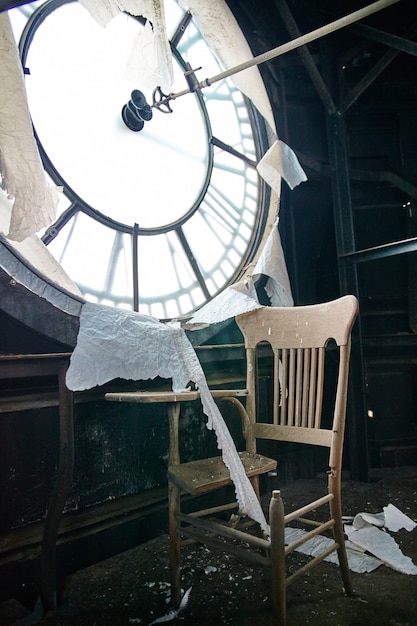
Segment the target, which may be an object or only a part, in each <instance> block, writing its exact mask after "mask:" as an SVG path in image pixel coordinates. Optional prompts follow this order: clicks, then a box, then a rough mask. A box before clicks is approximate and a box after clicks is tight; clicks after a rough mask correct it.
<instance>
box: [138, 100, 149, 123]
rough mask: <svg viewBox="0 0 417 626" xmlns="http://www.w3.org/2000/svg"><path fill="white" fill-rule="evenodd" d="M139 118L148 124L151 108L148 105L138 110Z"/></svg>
mask: <svg viewBox="0 0 417 626" xmlns="http://www.w3.org/2000/svg"><path fill="white" fill-rule="evenodd" d="M138 114H139V116H140V117H141V118H142V119H143V120H144V121H145V122H149V120H151V119H152V107H151V105H150V104H145V106H144V107H143V108H142V109H138Z"/></svg>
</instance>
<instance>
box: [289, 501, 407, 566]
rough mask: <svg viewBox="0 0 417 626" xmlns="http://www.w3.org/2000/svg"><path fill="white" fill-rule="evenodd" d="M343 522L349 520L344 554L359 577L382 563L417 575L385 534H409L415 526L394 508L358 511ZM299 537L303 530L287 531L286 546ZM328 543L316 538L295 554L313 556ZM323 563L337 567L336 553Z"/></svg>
mask: <svg viewBox="0 0 417 626" xmlns="http://www.w3.org/2000/svg"><path fill="white" fill-rule="evenodd" d="M344 519H345V520H346V519H349V520H350V521H352V523H351V524H345V527H344V529H345V533H346V535H347V537H348V541H347V542H346V552H347V557H348V562H349V567H350V569H351V570H352V571H354V572H357V573H360V574H363V573H365V572H372V571H373V570H375V569H376V568H378V567H379V566H380V565H382V564H385V565H388V566H389V567H391V568H392V569H394V570H395V571H397V572H400V573H402V574H411V575H416V574H417V566H416V565H414V563H413V562H412V560H411V559H410V558H409V557H408V556H405V555H404V554H403V553H402V551H401V550H400V548H399V546H398V545H397V543H396V542H395V540H394V538H393V537H392V536H391V535H390V534H389V533H388V532H387V531H391V532H396V531H398V530H401V529H406V530H408V531H409V532H410V531H412V530H414V528H415V527H416V525H417V524H416V523H415V522H414V521H413V520H412V519H410V518H409V517H408V516H407V515H405V514H404V513H402V511H400V510H399V509H398V508H397V507H396V506H394V505H393V504H389V505H388V506H386V507H384V510H383V512H381V513H367V512H362V513H358V514H357V515H355V516H354V517H350V518H344ZM302 534H305V531H303V530H301V529H298V528H287V529H286V533H285V540H286V543H291V542H292V541H295V540H296V539H297V538H298V537H299V536H301V535H302ZM331 543H332V540H331V539H328V538H327V537H323V536H321V535H319V536H318V537H314V538H313V539H310V540H309V541H307V542H306V543H305V544H304V545H302V546H301V547H300V548H298V550H297V551H298V552H301V553H303V554H306V555H308V556H312V557H314V556H316V555H317V554H319V553H320V552H322V551H323V550H324V549H325V548H326V547H328V546H330V545H331ZM325 561H328V562H330V563H336V564H337V563H338V557H337V554H336V553H335V552H333V553H332V554H330V555H329V556H328V557H327V558H326V559H325Z"/></svg>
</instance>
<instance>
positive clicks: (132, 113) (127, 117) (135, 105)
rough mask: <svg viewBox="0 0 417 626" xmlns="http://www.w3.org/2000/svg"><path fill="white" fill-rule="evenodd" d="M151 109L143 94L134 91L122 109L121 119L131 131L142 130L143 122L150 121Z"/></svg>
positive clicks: (137, 90)
mask: <svg viewBox="0 0 417 626" xmlns="http://www.w3.org/2000/svg"><path fill="white" fill-rule="evenodd" d="M152 115H153V114H152V107H151V106H150V105H149V104H148V103H147V102H146V98H145V96H144V94H143V93H142V92H141V91H139V89H134V90H133V91H132V93H131V94H130V100H129V102H128V103H127V104H125V105H124V107H123V109H122V119H123V121H124V123H125V124H126V126H127V127H128V128H129V129H130V130H133V131H136V132H137V131H139V130H142V128H143V126H144V122H149V120H151V119H152Z"/></svg>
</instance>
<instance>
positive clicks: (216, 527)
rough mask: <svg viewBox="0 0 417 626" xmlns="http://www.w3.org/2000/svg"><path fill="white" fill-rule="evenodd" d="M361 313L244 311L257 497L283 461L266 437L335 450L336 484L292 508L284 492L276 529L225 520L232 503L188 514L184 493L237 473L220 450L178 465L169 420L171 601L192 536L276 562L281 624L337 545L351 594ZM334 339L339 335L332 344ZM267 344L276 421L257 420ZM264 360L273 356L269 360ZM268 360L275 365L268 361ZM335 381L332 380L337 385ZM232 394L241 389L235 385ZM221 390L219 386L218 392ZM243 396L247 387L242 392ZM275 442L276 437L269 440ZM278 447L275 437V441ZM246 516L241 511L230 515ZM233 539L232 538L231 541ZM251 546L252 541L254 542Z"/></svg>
mask: <svg viewBox="0 0 417 626" xmlns="http://www.w3.org/2000/svg"><path fill="white" fill-rule="evenodd" d="M357 310H358V303H357V300H356V298H355V297H354V296H344V297H341V298H339V299H337V300H334V301H332V302H327V303H323V304H316V305H310V306H298V307H288V308H280V307H279V308H278V307H263V308H261V309H258V310H256V311H253V312H250V313H245V314H242V315H240V316H238V317H237V318H236V321H237V324H238V326H239V328H240V329H241V331H242V334H243V336H244V339H245V348H246V357H247V383H246V384H247V389H246V402H245V404H246V407H245V408H243V404H242V403H241V400H237V399H235V398H234V399H233V400H234V402H235V403H239V405H240V407H241V413H242V417H243V426H244V434H245V440H246V452H245V453H244V454H243V460H244V463H245V464H246V469H248V468H251V471H248V475H251V481H252V484H253V486H254V488H255V491H256V493H257V494H258V497H259V488H258V479H259V475H260V474H264V473H266V472H269V471H271V469H273V468H274V467H275V465H276V462H275V460H274V459H273V458H269V457H264V456H261V455H256V445H257V441H258V442H259V440H265V439H266V440H272V441H274V442H275V441H278V442H279V441H281V442H282V441H283V442H292V443H293V444H307V445H308V446H319V447H320V448H321V449H324V450H325V449H327V450H328V454H327V453H326V468H325V469H326V470H327V472H328V489H327V492H326V493H324V494H323V496H322V497H320V498H318V499H316V500H314V501H313V502H307V503H306V504H305V506H302V507H301V508H299V509H298V510H296V511H292V512H289V513H286V512H285V511H284V504H283V501H282V498H281V495H280V492H279V491H278V490H274V491H273V493H272V497H271V500H270V505H269V525H270V535H269V536H265V534H264V536H262V533H261V532H257V531H256V527H254V526H253V525H250V524H248V523H247V521H248V520H245V523H244V524H243V527H241V526H240V524H239V523H238V524H234V523H232V522H230V521H229V522H227V521H225V520H224V519H218V514H219V512H224V511H225V510H229V509H230V510H232V509H231V507H232V506H236V504H235V503H232V504H231V505H219V506H217V507H216V506H212V507H210V508H206V509H205V510H202V511H195V512H194V511H193V512H191V513H184V512H183V511H182V510H181V502H182V497H181V494H182V493H185V494H189V495H194V496H195V495H200V494H202V493H208V492H212V491H213V490H215V489H219V488H220V487H224V486H225V485H226V484H230V476H229V473H228V470H227V468H226V467H225V465H224V463H223V461H222V459H221V457H218V458H214V459H205V460H198V461H194V462H193V461H192V462H188V463H183V464H181V463H180V459H179V452H178V434H177V428H178V419H177V420H175V421H174V422H173V420H171V450H170V460H169V469H168V484H169V511H170V528H169V534H170V560H171V562H170V567H171V585H172V600H173V602H175V603H176V604H178V603H179V600H180V541H181V538H182V537H186V538H188V540H189V539H192V540H195V541H197V542H201V543H203V544H207V545H209V546H212V547H214V548H218V549H220V550H222V551H226V552H231V553H232V554H234V555H236V556H238V557H239V558H240V557H243V558H247V559H249V560H251V561H252V562H254V563H259V564H262V565H266V566H268V567H270V568H271V580H272V603H273V609H274V615H275V617H276V623H277V624H279V626H283V625H284V624H285V621H286V586H287V585H288V584H290V583H292V582H293V581H294V580H296V579H297V578H298V576H299V575H300V574H302V573H303V572H305V571H306V570H308V569H310V568H311V567H313V566H315V565H317V564H318V563H319V562H320V561H322V560H323V559H324V558H325V557H326V556H328V555H329V554H330V553H331V552H334V551H337V554H338V557H339V564H340V570H341V575H342V579H343V583H344V588H345V592H346V594H348V595H351V594H352V593H353V591H352V585H351V582H350V573H349V567H348V562H347V557H346V550H345V541H344V533H343V526H342V506H341V467H342V450H343V440H344V430H345V415H346V401H347V386H348V371H349V358H350V343H351V329H352V326H353V323H354V321H355V318H356V315H357ZM330 340H334V341H330ZM266 349H268V350H269V352H270V357H269V358H270V361H272V362H273V371H269V375H270V376H271V381H272V384H271V387H272V392H273V393H272V395H273V401H272V403H271V414H270V416H269V418H268V421H267V422H266V421H265V418H263V420H264V421H262V422H261V421H260V420H259V419H257V417H258V416H257V410H258V409H259V402H257V391H258V383H257V379H258V373H259V369H260V363H262V358H263V357H262V353H263V352H265V350H266ZM264 360H265V359H264ZM270 361H268V362H270ZM328 385H331V386H332V387H333V389H332V390H330V389H329V388H328ZM227 394H228V395H229V397H230V396H232V395H233V392H231V391H228V392H227ZM214 395H215V396H218V397H222V392H221V391H216V392H214ZM239 395H240V396H242V391H239ZM269 445H271V444H269ZM272 445H273V446H277V444H275V443H273V444H272ZM278 445H279V444H278ZM320 507H325V513H326V520H325V521H324V522H318V521H314V520H309V519H307V518H306V515H307V514H308V513H309V512H311V511H313V510H316V509H319V508H320ZM231 519H232V520H237V519H238V520H240V521H241V519H240V515H232V516H231ZM296 520H297V521H298V523H300V522H302V523H303V524H307V525H308V528H309V529H310V530H309V531H308V532H307V534H305V535H304V536H302V537H301V538H298V539H297V540H296V541H294V542H293V543H291V544H290V545H286V542H285V526H286V525H287V524H289V523H290V522H291V523H294V522H295V521H296ZM326 531H332V532H331V535H332V542H331V545H330V547H328V548H326V549H325V551H324V552H323V553H322V554H320V555H319V556H316V557H315V558H312V559H311V560H309V561H308V562H307V564H305V565H304V566H302V567H301V568H300V569H299V570H298V571H296V572H295V573H293V574H292V575H291V576H287V575H286V563H285V561H286V556H287V555H288V554H289V553H290V552H292V551H293V550H294V549H296V548H298V547H300V545H301V544H303V543H305V541H307V540H308V539H311V538H312V537H314V536H316V535H318V534H321V533H324V532H326ZM230 539H231V540H232V542H230ZM241 541H242V543H243V546H239V545H238V544H239V542H241ZM248 545H249V546H250V547H249V548H248Z"/></svg>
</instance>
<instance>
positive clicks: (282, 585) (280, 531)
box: [269, 490, 287, 626]
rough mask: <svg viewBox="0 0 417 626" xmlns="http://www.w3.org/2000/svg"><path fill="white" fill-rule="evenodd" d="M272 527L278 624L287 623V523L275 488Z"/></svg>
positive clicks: (275, 607) (270, 517) (272, 578)
mask: <svg viewBox="0 0 417 626" xmlns="http://www.w3.org/2000/svg"><path fill="white" fill-rule="evenodd" d="M269 523H270V527H271V581H272V605H273V610H274V617H275V619H276V626H285V623H286V604H287V594H286V578H285V524H284V503H283V501H282V498H281V492H280V491H278V490H274V491H273V492H272V498H271V501H270V504H269Z"/></svg>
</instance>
